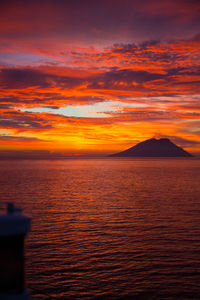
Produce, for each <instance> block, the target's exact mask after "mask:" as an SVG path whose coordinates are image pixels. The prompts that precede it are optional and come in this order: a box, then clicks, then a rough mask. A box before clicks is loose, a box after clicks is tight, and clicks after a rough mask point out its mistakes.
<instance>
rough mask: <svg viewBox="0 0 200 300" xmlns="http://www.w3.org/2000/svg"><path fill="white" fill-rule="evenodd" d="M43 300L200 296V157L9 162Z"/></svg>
mask: <svg viewBox="0 0 200 300" xmlns="http://www.w3.org/2000/svg"><path fill="white" fill-rule="evenodd" d="M0 199H1V200H0V201H1V202H2V203H3V202H4V201H5V202H6V201H13V202H14V203H15V204H16V205H17V206H19V207H21V208H23V209H24V212H25V213H26V214H28V215H30V216H31V217H32V230H31V232H30V233H29V235H28V237H27V239H26V246H25V248H26V249H25V250H26V280H27V285H28V287H29V289H30V292H31V294H32V296H33V297H34V299H200V160H199V159H190V158H189V159H183V158H180V159H131V158H128V159H126V158H125V159H123V158H106V159H72V160H70V159H67V160H55V161H49V160H46V161H45V160H32V161H31V160H21V161H20V160H19V161H17V160H16V161H15V160H13V161H0Z"/></svg>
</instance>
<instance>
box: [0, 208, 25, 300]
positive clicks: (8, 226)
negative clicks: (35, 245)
mask: <svg viewBox="0 0 200 300" xmlns="http://www.w3.org/2000/svg"><path fill="white" fill-rule="evenodd" d="M29 230H30V218H29V217H27V216H25V215H23V214H22V212H21V210H20V209H17V208H16V207H15V206H14V205H13V203H7V212H6V214H0V299H1V300H28V299H29V293H28V291H27V290H26V288H25V271H24V238H25V235H26V234H27V233H28V231H29Z"/></svg>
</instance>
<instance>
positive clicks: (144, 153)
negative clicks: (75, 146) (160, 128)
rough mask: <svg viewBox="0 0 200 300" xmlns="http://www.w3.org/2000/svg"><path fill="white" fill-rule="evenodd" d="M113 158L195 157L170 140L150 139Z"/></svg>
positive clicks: (113, 155)
mask: <svg viewBox="0 0 200 300" xmlns="http://www.w3.org/2000/svg"><path fill="white" fill-rule="evenodd" d="M109 156H111V157H130V156H134V157H192V156H193V155H192V154H190V153H189V152H187V151H185V150H184V149H183V148H181V147H179V146H177V145H176V144H174V143H173V142H171V141H170V140H169V139H168V138H161V139H155V138H152V139H148V140H146V141H143V142H141V143H138V144H136V145H135V146H133V147H131V148H129V149H127V150H125V151H122V152H119V153H115V154H111V155H109Z"/></svg>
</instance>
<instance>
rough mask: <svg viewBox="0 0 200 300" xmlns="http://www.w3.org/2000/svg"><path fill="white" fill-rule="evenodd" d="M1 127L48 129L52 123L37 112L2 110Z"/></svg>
mask: <svg viewBox="0 0 200 300" xmlns="http://www.w3.org/2000/svg"><path fill="white" fill-rule="evenodd" d="M0 127H1V128H13V129H14V128H15V129H23V130H31V129H50V128H52V127H53V126H52V124H51V121H50V120H47V119H45V118H43V117H40V115H39V114H35V113H26V112H24V113H23V112H20V111H7V112H3V114H2V115H1V118H0Z"/></svg>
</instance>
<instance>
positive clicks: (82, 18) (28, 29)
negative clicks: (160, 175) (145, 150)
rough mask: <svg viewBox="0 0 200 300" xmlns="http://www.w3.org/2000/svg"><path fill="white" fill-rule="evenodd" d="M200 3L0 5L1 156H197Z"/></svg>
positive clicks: (120, 0) (125, 0) (111, 0)
mask: <svg viewBox="0 0 200 300" xmlns="http://www.w3.org/2000/svg"><path fill="white" fill-rule="evenodd" d="M199 53H200V2H199V0H163V1H161V0H65V1H61V0H56V1H55V0H43V1H42V0H40V1H37V0H34V1H31V0H30V1H27V0H22V1H18V0H15V1H10V0H4V1H3V0H2V1H1V2H0V66H1V69H0V150H1V151H8V150H20V151H22V150H23V151H25V150H31V151H33V150H40V151H41V150H45V151H46V150H48V151H50V152H51V153H54V152H60V153H62V154H64V155H82V154H104V155H106V154H110V153H113V152H117V151H122V150H125V149H126V148H129V147H131V146H133V145H135V144H136V143H138V142H141V141H143V140H145V139H149V138H152V137H156V138H159V137H168V138H170V139H171V140H172V141H173V142H175V143H176V144H177V145H179V146H181V147H183V148H184V149H185V150H187V151H189V152H191V153H193V154H200V82H199V79H200V76H199V75H200V63H199V62H200V55H199Z"/></svg>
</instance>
